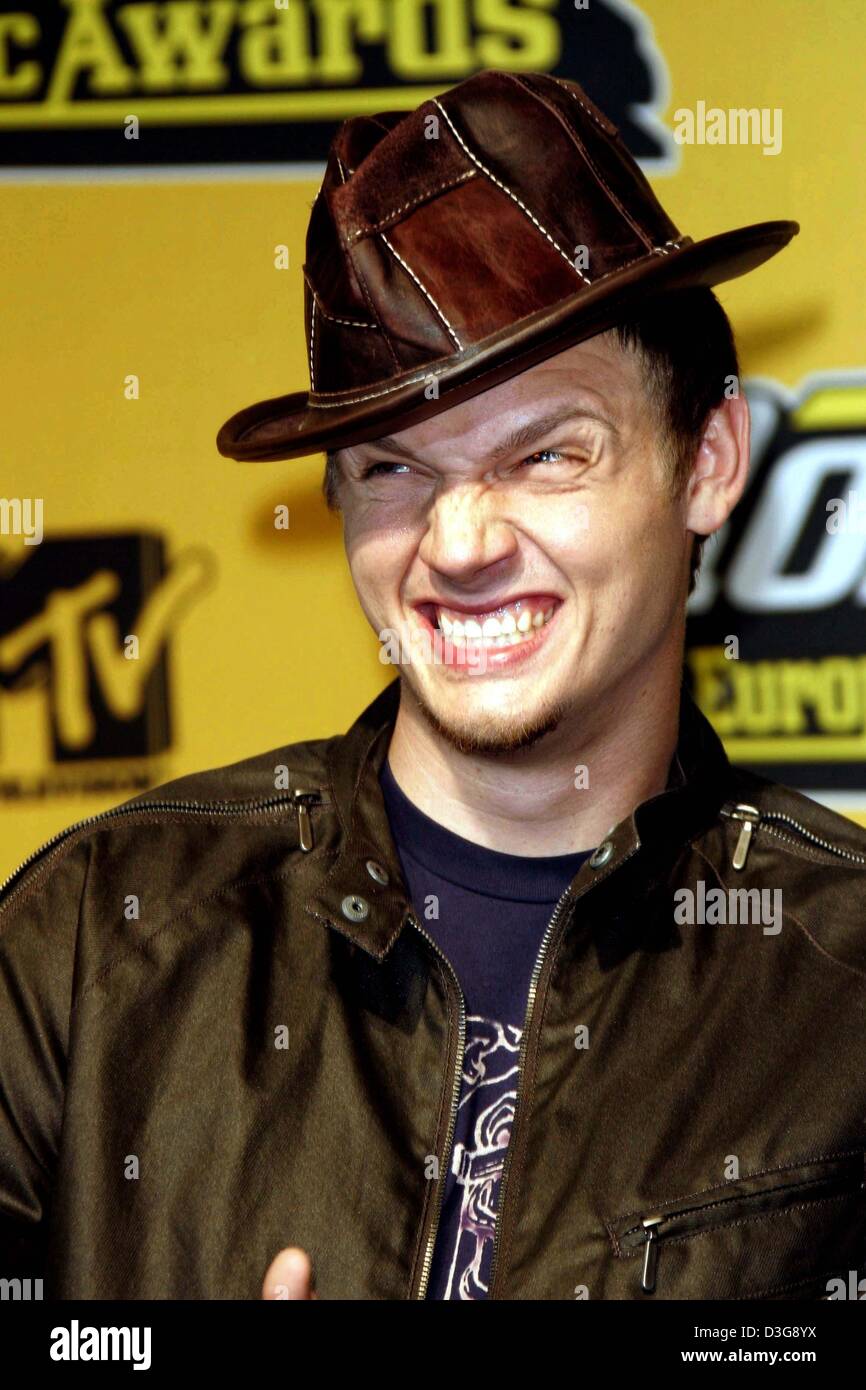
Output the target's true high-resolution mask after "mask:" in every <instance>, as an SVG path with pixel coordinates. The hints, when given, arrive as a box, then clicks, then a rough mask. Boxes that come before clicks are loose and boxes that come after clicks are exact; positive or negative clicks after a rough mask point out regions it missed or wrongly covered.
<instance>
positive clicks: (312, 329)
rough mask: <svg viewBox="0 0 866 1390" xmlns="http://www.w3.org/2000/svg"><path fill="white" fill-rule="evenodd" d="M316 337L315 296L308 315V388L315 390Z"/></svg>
mask: <svg viewBox="0 0 866 1390" xmlns="http://www.w3.org/2000/svg"><path fill="white" fill-rule="evenodd" d="M315 337H316V296H315V295H313V311H312V313H311V315H310V388H311V389H312V390H313V391H315V389H316V373H315V369H314V367H313V343H314V341H315Z"/></svg>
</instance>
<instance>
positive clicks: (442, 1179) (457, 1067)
mask: <svg viewBox="0 0 866 1390" xmlns="http://www.w3.org/2000/svg"><path fill="white" fill-rule="evenodd" d="M408 920H409V922H410V923H411V924H412V926H413V927H414V928H415V929H416V931H419V932H420V933H421V935H422V936H423V937H424V940H425V941H429V943H430V945H431V946H432V947H433V950H434V951H435V952H436V954H437V956H438V957H439V958H440V960H441V961H443V962H444V965H445V968H446V969H447V971H448V973H449V974H450V976H451V978H452V980H453V981H454V987H455V989H456V990H457V998H458V1000H459V1001H460V1009H459V1022H458V1033H457V1052H456V1055H455V1059H454V1072H453V1075H452V1078H451V1106H450V1110H449V1113H448V1128H447V1130H446V1132H445V1145H444V1148H443V1151H442V1156H441V1158H440V1160H439V1177H438V1179H437V1183H436V1188H437V1191H436V1199H435V1204H434V1208H433V1217H432V1220H431V1222H430V1228H429V1230H428V1232H427V1242H426V1245H425V1247H424V1258H423V1260H422V1263H421V1278H420V1280H419V1283H418V1290H417V1293H416V1295H415V1297H416V1298H418V1299H424V1298H426V1296H427V1286H428V1284H429V1282H430V1269H431V1267H432V1264H433V1250H434V1247H435V1245H436V1234H437V1231H438V1229H439V1219H440V1217H441V1215H442V1201H443V1199H444V1196H445V1184H446V1182H447V1180H448V1172H449V1169H450V1166H451V1146H452V1144H453V1143H454V1131H455V1129H456V1127H457V1110H458V1107H459V1104H460V1081H461V1077H462V1075H463V1057H464V1053H465V1051H466V1000H465V999H464V997H463V990H462V989H461V988H460V981H459V980H458V978H457V972H456V971H455V969H454V967H453V965H452V964H451V962H450V960H449V959H448V957H447V956H446V955H445V952H444V951H442V950H441V949H440V948H439V946H438V945H437V944H436V942H435V941H434V940H433V937H432V936H431V935H430V933H429V932H428V931H425V930H424V928H423V927H422V926H421V923H420V922H419V921H418V920H417V918H416V917H414V916H410V917H409V919H408Z"/></svg>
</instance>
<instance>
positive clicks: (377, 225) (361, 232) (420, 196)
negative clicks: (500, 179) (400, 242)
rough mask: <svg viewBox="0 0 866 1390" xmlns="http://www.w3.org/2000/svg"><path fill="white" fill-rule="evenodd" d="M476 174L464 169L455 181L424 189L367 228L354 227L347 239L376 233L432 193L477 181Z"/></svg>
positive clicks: (472, 170)
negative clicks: (415, 196) (465, 181)
mask: <svg viewBox="0 0 866 1390" xmlns="http://www.w3.org/2000/svg"><path fill="white" fill-rule="evenodd" d="M477 178H478V173H477V171H476V170H475V169H464V171H463V173H462V174H458V176H457V178H456V179H446V180H445V182H444V183H440V184H438V185H437V187H436V188H425V189H424V190H423V192H421V193H419V194H418V196H417V198H410V199H409V202H408V203H402V204H401V205H400V207H398V208H394V209H393V211H392V212H387V213H386V214H385V216H384V217H382V218H380V219H379V221H378V222H373V223H372V224H371V225H370V226H369V227H356V228H355V230H354V232H352V233H351V235H350V236H349V237H348V240H349V241H357V240H358V237H361V236H366V235H367V234H368V233H369V232H377V231H378V230H379V228H380V227H384V226H385V223H386V222H390V221H391V219H392V217H397V216H399V214H400V213H401V212H405V211H406V209H407V208H413V207H414V206H415V204H416V203H423V201H424V199H425V198H430V197H432V196H433V194H434V193H441V192H442V191H443V189H445V188H456V187H457V185H458V183H463V182H464V180H466V179H477Z"/></svg>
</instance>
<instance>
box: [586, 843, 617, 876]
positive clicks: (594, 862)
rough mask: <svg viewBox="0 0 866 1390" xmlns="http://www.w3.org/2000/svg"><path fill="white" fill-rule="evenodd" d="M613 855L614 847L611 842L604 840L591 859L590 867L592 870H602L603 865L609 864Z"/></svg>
mask: <svg viewBox="0 0 866 1390" xmlns="http://www.w3.org/2000/svg"><path fill="white" fill-rule="evenodd" d="M612 854H613V845H612V844H611V842H610V840H602V842H601V844H600V845H599V847H598V849H596V850H593V852H592V854H591V855H590V857H589V867H590V868H591V869H600V868H601V867H602V865H604V864H606V863H607V861H608V860H609V859H610V857H611V855H612Z"/></svg>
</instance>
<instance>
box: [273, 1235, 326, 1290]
mask: <svg viewBox="0 0 866 1390" xmlns="http://www.w3.org/2000/svg"><path fill="white" fill-rule="evenodd" d="M318 1297H319V1295H318V1294H317V1293H316V1291H315V1289H314V1288H313V1265H312V1261H311V1260H310V1257H309V1255H308V1254H307V1252H306V1250H300V1249H299V1248H298V1246H296V1245H291V1246H288V1247H287V1248H286V1249H285V1250H281V1251H280V1253H279V1255H277V1256H276V1257H275V1258H274V1259H273V1260H272V1261H271V1263H270V1266H269V1268H268V1272H267V1274H266V1275H265V1282H264V1283H263V1284H262V1298H284V1299H289V1298H318Z"/></svg>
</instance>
